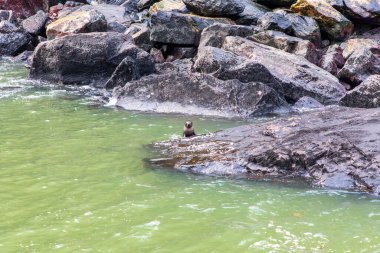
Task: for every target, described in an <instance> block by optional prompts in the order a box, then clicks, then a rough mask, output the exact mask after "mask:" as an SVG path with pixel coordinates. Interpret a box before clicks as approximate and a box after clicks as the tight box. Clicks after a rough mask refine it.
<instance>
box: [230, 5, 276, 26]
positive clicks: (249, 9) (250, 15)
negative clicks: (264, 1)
mask: <svg viewBox="0 0 380 253" xmlns="http://www.w3.org/2000/svg"><path fill="white" fill-rule="evenodd" d="M242 2H243V4H244V11H243V12H242V13H240V14H239V15H238V18H237V19H236V23H237V24H239V25H256V24H257V20H258V19H259V18H261V17H262V16H263V15H264V14H265V13H267V12H270V11H271V9H269V8H267V7H265V6H264V5H261V4H258V3H255V2H253V1H252V0H242Z"/></svg>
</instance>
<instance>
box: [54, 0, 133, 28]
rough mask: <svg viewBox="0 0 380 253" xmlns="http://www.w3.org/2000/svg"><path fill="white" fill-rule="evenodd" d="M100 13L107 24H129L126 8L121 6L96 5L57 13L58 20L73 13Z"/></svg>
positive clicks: (66, 9) (67, 9)
mask: <svg viewBox="0 0 380 253" xmlns="http://www.w3.org/2000/svg"><path fill="white" fill-rule="evenodd" d="M88 11H97V12H100V13H101V14H102V15H103V16H104V17H105V19H106V21H107V23H112V22H117V23H120V24H124V23H125V22H129V21H130V19H129V17H128V15H126V8H125V7H123V6H117V5H110V4H97V5H84V6H81V7H73V8H65V9H63V10H62V11H60V12H59V16H58V17H59V18H64V17H65V16H67V15H70V14H72V13H73V12H88Z"/></svg>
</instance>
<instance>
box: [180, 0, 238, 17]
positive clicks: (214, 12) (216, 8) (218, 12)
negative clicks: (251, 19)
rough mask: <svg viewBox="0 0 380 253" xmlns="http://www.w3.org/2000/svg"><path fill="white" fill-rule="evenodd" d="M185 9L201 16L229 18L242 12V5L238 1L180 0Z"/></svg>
mask: <svg viewBox="0 0 380 253" xmlns="http://www.w3.org/2000/svg"><path fill="white" fill-rule="evenodd" d="M182 1H183V2H184V3H185V5H186V7H187V8H188V9H189V10H190V11H192V12H194V13H196V14H198V15H202V16H207V17H230V16H236V15H238V14H239V13H242V12H243V11H244V4H243V3H242V2H241V1H240V0H223V1H220V0H182Z"/></svg>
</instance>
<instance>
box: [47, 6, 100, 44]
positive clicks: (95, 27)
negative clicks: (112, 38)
mask: <svg viewBox="0 0 380 253" xmlns="http://www.w3.org/2000/svg"><path fill="white" fill-rule="evenodd" d="M105 31H107V21H106V18H105V17H104V15H103V14H102V13H100V12H99V11H96V10H88V11H75V12H73V13H71V14H69V15H67V16H65V17H63V18H60V19H58V20H56V21H54V22H52V23H50V24H49V25H48V26H47V28H46V35H47V37H48V39H54V38H56V37H62V36H65V35H70V34H77V33H91V32H105Z"/></svg>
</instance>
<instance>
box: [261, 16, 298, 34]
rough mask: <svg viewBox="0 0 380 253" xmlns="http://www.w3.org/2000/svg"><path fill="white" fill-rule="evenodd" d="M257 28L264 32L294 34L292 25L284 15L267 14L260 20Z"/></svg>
mask: <svg viewBox="0 0 380 253" xmlns="http://www.w3.org/2000/svg"><path fill="white" fill-rule="evenodd" d="M257 26H259V27H260V28H262V29H263V30H275V31H280V32H285V33H289V34H290V33H292V23H291V22H290V20H289V19H288V18H287V17H286V15H284V13H278V12H267V13H265V14H264V15H263V16H261V17H260V18H259V19H258V21H257Z"/></svg>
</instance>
